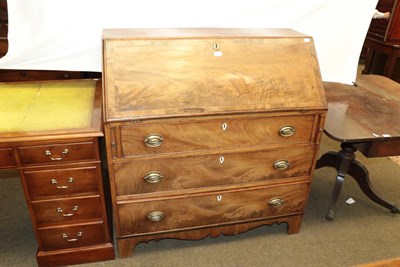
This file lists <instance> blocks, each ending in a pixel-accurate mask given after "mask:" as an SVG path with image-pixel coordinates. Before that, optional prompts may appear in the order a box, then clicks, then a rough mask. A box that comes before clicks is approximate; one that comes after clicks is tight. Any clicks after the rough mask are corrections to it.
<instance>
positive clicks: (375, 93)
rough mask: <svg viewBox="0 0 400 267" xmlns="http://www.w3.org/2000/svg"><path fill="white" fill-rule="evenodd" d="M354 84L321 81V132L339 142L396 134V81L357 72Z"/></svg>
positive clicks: (399, 117) (399, 106) (399, 100)
mask: <svg viewBox="0 0 400 267" xmlns="http://www.w3.org/2000/svg"><path fill="white" fill-rule="evenodd" d="M356 84H357V85H358V86H353V85H344V84H340V83H332V82H324V88H325V94H326V98H327V102H328V113H327V118H326V123H325V129H324V131H325V133H326V134H327V135H328V136H329V137H330V138H332V139H334V140H336V141H339V142H358V141H359V142H366V141H377V140H389V139H398V138H400V84H399V83H396V82H394V81H392V80H390V79H389V78H386V77H384V76H379V75H360V76H359V77H358V79H357V82H356Z"/></svg>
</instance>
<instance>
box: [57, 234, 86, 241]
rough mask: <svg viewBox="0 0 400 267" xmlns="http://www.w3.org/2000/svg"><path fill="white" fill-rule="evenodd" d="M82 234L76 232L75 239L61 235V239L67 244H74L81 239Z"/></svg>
mask: <svg viewBox="0 0 400 267" xmlns="http://www.w3.org/2000/svg"><path fill="white" fill-rule="evenodd" d="M82 234H83V233H82V232H78V233H77V234H76V237H75V238H69V237H68V235H67V234H66V233H63V234H62V238H64V239H66V240H67V241H68V242H76V241H78V240H79V238H81V236H82Z"/></svg>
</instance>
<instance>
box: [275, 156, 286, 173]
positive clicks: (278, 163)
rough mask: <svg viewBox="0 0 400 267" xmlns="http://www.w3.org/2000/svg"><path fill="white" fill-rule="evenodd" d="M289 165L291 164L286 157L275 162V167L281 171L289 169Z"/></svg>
mask: <svg viewBox="0 0 400 267" xmlns="http://www.w3.org/2000/svg"><path fill="white" fill-rule="evenodd" d="M289 166H290V163H289V161H287V160H286V159H280V160H277V161H275V163H274V167H275V169H277V170H280V171H282V170H284V169H287V168H288V167H289Z"/></svg>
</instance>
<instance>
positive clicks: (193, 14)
mask: <svg viewBox="0 0 400 267" xmlns="http://www.w3.org/2000/svg"><path fill="white" fill-rule="evenodd" d="M377 1H378V0H351V1H349V0H301V1H299V0H285V1H279V0H274V1H271V0H263V1H262V0H259V1H256V0H246V1H232V0H219V1H210V0H202V1H193V0H192V1H191V0H186V1H183V0H182V1H178V0H168V1H166V0H146V1H131V0H112V1H111V0H9V1H8V14H9V32H8V41H9V50H8V53H7V54H6V56H4V57H3V58H1V59H0V69H26V70H67V71H99V72H100V71H101V70H102V51H101V49H102V44H101V35H102V30H103V29H105V28H107V29H110V28H191V27H194V28H213V27H216V28H292V29H294V30H296V31H299V32H302V33H304V34H307V35H310V36H312V37H313V39H314V43H315V46H316V50H317V56H318V61H319V65H320V69H321V74H322V79H323V80H324V81H335V82H342V83H348V84H351V83H352V82H353V81H354V80H355V77H356V73H357V65H358V60H359V56H360V52H361V49H362V45H363V42H364V39H365V36H366V33H367V30H368V26H369V24H370V22H371V18H372V15H373V12H374V10H375V7H376V4H377Z"/></svg>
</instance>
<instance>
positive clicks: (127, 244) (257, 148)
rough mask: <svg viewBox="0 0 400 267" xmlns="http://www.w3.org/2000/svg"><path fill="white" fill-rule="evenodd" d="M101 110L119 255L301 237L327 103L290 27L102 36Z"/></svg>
mask: <svg viewBox="0 0 400 267" xmlns="http://www.w3.org/2000/svg"><path fill="white" fill-rule="evenodd" d="M103 47H104V55H103V60H104V71H103V74H104V81H103V82H104V86H103V90H104V92H103V94H104V96H105V97H104V99H103V100H104V111H105V136H106V147H107V157H108V164H109V174H110V184H111V193H112V194H111V195H112V204H113V211H114V222H115V228H116V229H115V230H116V237H117V243H118V250H119V255H120V257H128V256H130V255H131V254H132V251H133V248H134V247H135V246H136V244H137V243H139V242H148V241H150V240H160V239H163V238H178V239H201V238H205V237H207V236H211V237H217V236H219V235H221V234H224V235H233V234H239V233H242V232H245V231H248V230H250V229H252V228H255V227H258V226H261V225H266V224H273V223H282V222H285V223H287V224H288V233H289V234H294V233H298V232H299V229H300V224H301V221H302V216H303V212H304V207H305V205H306V203H307V196H308V192H309V186H310V178H311V177H312V175H313V171H314V165H315V161H316V155H317V151H318V148H319V142H320V135H321V129H322V128H323V123H324V118H325V113H326V108H327V107H326V103H325V96H324V90H323V87H322V81H321V78H320V72H319V68H318V64H317V58H316V53H315V50H314V44H313V40H312V38H311V37H309V36H305V35H303V34H300V33H297V32H295V31H292V30H265V29H162V30H160V29H136V30H135V29H132V30H105V31H104V32H103Z"/></svg>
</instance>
